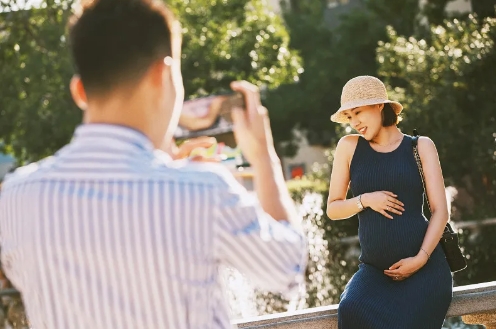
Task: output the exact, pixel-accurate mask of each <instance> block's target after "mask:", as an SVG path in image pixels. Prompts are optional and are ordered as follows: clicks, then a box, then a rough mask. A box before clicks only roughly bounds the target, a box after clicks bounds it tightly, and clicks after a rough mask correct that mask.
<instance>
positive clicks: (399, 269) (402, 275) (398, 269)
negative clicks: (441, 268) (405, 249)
mask: <svg viewBox="0 0 496 329" xmlns="http://www.w3.org/2000/svg"><path fill="white" fill-rule="evenodd" d="M427 260H428V258H427V257H424V256H422V255H417V256H415V257H408V258H404V259H402V260H400V261H399V262H396V263H395V264H393V265H392V266H391V267H390V268H389V269H387V270H384V274H386V275H387V276H389V277H390V278H391V279H393V280H395V281H402V280H405V279H406V278H408V277H410V276H412V275H413V274H415V272H417V271H418V270H420V269H421V268H422V267H423V266H424V265H425V264H426V263H427Z"/></svg>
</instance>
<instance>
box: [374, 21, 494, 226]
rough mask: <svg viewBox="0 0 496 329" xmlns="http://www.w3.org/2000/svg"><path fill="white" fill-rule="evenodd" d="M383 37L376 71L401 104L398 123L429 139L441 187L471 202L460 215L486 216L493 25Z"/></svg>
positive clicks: (451, 25)
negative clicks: (459, 190)
mask: <svg viewBox="0 0 496 329" xmlns="http://www.w3.org/2000/svg"><path fill="white" fill-rule="evenodd" d="M388 32H389V38H390V41H389V42H387V43H382V44H381V47H379V48H378V52H377V58H378V62H379V63H380V65H381V66H380V70H379V74H380V75H382V76H384V77H385V78H386V81H387V82H388V83H390V84H391V85H392V86H395V87H396V88H395V89H394V91H393V92H392V94H393V95H394V97H396V98H397V99H398V100H400V101H401V102H402V103H403V105H404V107H405V111H404V121H403V122H402V124H401V126H402V127H404V129H405V130H406V131H407V132H408V131H411V129H412V128H415V127H416V128H418V130H419V131H420V132H421V133H422V134H424V135H428V136H430V137H431V138H432V139H433V140H434V142H435V143H436V145H437V148H438V153H439V157H440V160H441V164H442V166H443V169H444V176H445V179H446V182H447V184H452V185H455V186H457V187H459V188H461V187H463V188H465V189H466V190H467V191H468V192H469V194H470V195H471V197H472V198H473V201H474V202H475V207H472V208H471V209H463V210H466V211H465V218H467V216H470V217H472V218H474V217H475V218H477V219H479V218H486V217H489V216H491V215H494V213H496V207H495V205H494V199H495V197H496V162H495V161H496V153H495V152H496V145H495V137H496V136H495V133H496V130H495V127H496V111H495V108H494V104H496V94H495V93H494V91H495V90H496V78H495V77H494V75H493V74H488V73H489V72H495V71H496V48H495V41H496V20H495V19H494V18H487V19H485V20H483V21H480V20H478V19H476V18H475V17H474V16H471V17H470V18H469V19H468V20H466V21H459V20H456V19H455V20H453V21H447V22H445V24H444V26H433V27H432V28H431V29H430V33H429V35H428V36H427V38H426V39H417V38H415V37H409V38H406V37H402V36H399V35H398V34H397V33H396V31H395V30H394V29H393V28H390V29H389V30H388ZM426 40H428V41H426Z"/></svg>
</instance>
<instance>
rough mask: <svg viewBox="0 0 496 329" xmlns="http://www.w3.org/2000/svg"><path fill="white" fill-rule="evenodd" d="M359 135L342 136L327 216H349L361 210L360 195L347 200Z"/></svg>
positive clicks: (336, 158) (335, 161)
mask: <svg viewBox="0 0 496 329" xmlns="http://www.w3.org/2000/svg"><path fill="white" fill-rule="evenodd" d="M357 142H358V136H356V135H347V136H344V137H343V138H341V139H340V140H339V142H338V145H337V147H336V152H335V153H334V161H333V164H332V172H331V181H330V184H329V198H328V199H327V216H329V218H330V219H332V220H337V219H345V218H349V217H351V216H353V215H355V214H356V213H358V212H360V208H359V206H358V197H355V198H352V199H348V200H346V194H347V192H348V187H349V185H350V161H351V155H352V154H353V153H354V152H355V149H356V145H357Z"/></svg>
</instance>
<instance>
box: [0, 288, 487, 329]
mask: <svg viewBox="0 0 496 329" xmlns="http://www.w3.org/2000/svg"><path fill="white" fill-rule="evenodd" d="M0 298H12V301H13V303H11V305H10V309H7V310H6V311H7V312H5V313H7V314H2V317H7V318H9V320H10V321H9V322H10V323H13V324H14V326H13V327H14V328H26V327H27V326H28V325H27V323H26V319H25V318H24V317H23V308H22V307H20V306H22V305H21V304H20V296H19V293H18V292H17V291H16V290H14V289H4V290H0ZM0 313H3V312H0ZM337 314H338V305H330V306H323V307H316V308H311V309H307V310H302V311H297V312H293V313H280V314H274V315H267V316H261V317H257V318H252V319H244V320H240V321H235V322H234V324H236V325H237V326H238V328H240V329H271V328H273V329H276V328H277V329H303V328H305V329H324V328H325V329H338V322H337V319H338V316H337ZM459 316H461V317H462V320H463V321H464V322H465V323H467V324H482V325H485V326H486V329H496V281H492V282H486V283H480V284H473V285H468V286H461V287H456V288H455V289H454V292H453V301H452V303H451V306H450V308H449V310H448V316H447V317H459ZM0 318H1V317H0ZM1 320H3V319H0V322H1ZM0 327H2V326H1V325H0Z"/></svg>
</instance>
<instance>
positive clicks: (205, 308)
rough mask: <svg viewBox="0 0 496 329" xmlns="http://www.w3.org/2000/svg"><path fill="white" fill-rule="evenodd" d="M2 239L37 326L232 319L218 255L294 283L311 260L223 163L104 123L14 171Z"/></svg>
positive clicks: (195, 323)
mask: <svg viewBox="0 0 496 329" xmlns="http://www.w3.org/2000/svg"><path fill="white" fill-rule="evenodd" d="M0 239H1V240H0V244H1V253H2V255H1V260H2V264H3V268H4V271H5V273H6V275H7V276H8V278H9V279H10V280H11V281H12V283H13V284H14V286H15V287H16V288H17V289H19V290H20V292H21V293H22V296H23V299H24V302H25V306H26V310H27V314H28V317H29V319H30V321H31V324H32V326H33V328H36V329H42V328H46V329H68V328H71V329H77V328H84V329H88V328H91V329H99V328H101V329H108V328H119V329H125V328H133V329H137V328H139V329H144V328H150V329H151V328H153V329H156V328H178V329H181V328H195V329H198V328H230V327H231V324H230V321H229V316H228V311H227V307H226V305H225V304H224V298H223V297H224V296H223V292H222V289H221V286H220V282H219V274H218V267H219V265H220V264H225V265H227V266H232V267H235V268H237V269H239V270H240V271H241V272H243V273H245V274H246V275H247V276H248V277H250V278H251V279H252V280H253V282H254V283H255V284H257V285H258V286H261V287H262V288H268V289H270V290H286V289H288V288H290V287H292V286H294V285H295V283H296V282H297V281H298V280H301V277H302V272H303V271H304V267H305V262H306V250H305V241H304V238H303V237H302V235H301V233H299V232H297V231H295V230H293V229H292V228H291V227H290V226H289V225H284V224H283V223H281V222H277V221H275V220H274V219H272V218H271V217H270V216H269V215H267V214H266V213H264V211H263V210H262V208H261V207H260V205H259V204H258V202H257V201H256V199H255V198H253V197H252V196H251V195H249V194H248V192H247V191H246V190H245V189H244V188H243V187H242V186H241V185H240V184H239V183H238V182H237V181H236V180H235V179H234V177H233V176H232V175H231V174H230V173H229V172H227V171H226V169H224V168H223V167H222V166H221V165H219V164H198V163H191V162H188V161H172V160H171V158H170V157H168V155H166V154H165V153H163V152H160V151H156V150H154V149H153V145H152V144H151V142H150V141H149V140H148V139H147V138H146V137H145V136H144V135H142V134H141V133H139V132H137V131H135V130H132V129H129V128H126V127H121V126H112V125H103V124H91V125H82V126H80V127H78V128H77V129H76V133H75V136H74V138H73V140H72V142H71V143H70V144H68V145H67V146H65V147H64V148H63V149H61V150H60V151H59V152H58V153H57V154H55V155H54V156H53V157H50V158H47V159H45V160H43V161H40V162H38V163H34V164H30V165H28V166H26V167H22V168H19V169H18V170H16V172H15V173H13V174H11V175H10V176H8V177H7V178H6V180H5V181H4V183H3V186H2V191H1V195H0Z"/></svg>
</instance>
